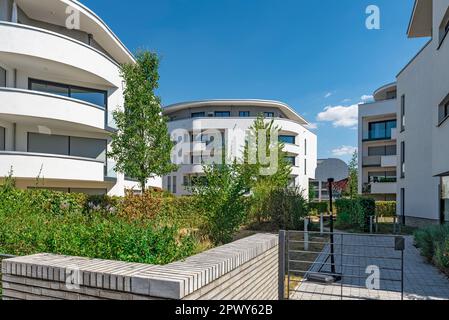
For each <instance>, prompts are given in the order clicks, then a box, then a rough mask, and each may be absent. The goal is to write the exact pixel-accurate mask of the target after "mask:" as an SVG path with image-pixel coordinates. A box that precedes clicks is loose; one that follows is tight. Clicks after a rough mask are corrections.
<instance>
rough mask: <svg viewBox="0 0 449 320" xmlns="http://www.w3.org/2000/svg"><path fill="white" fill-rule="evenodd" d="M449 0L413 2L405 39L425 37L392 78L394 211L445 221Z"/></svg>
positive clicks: (448, 217) (413, 219)
mask: <svg viewBox="0 0 449 320" xmlns="http://www.w3.org/2000/svg"><path fill="white" fill-rule="evenodd" d="M448 33H449V0H416V1H415V6H414V10H413V14H412V17H411V20H410V24H409V28H408V32H407V34H408V37H409V38H418V37H426V38H429V41H428V42H427V44H426V45H425V46H424V47H423V48H422V50H421V51H420V52H419V53H418V54H417V55H416V56H415V57H414V58H413V59H412V60H411V61H410V63H409V64H408V65H407V66H406V67H405V68H404V69H403V70H402V71H401V72H400V73H399V74H398V76H397V96H398V103H397V108H396V110H397V114H398V137H397V140H398V154H399V155H400V157H399V158H400V159H399V163H398V167H397V170H398V188H397V192H398V198H399V201H398V213H399V214H400V215H401V216H402V217H403V219H404V220H405V223H407V224H410V225H419V224H422V223H429V222H430V223H438V222H446V223H447V222H449V120H448V119H449V35H448Z"/></svg>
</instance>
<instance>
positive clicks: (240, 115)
mask: <svg viewBox="0 0 449 320" xmlns="http://www.w3.org/2000/svg"><path fill="white" fill-rule="evenodd" d="M249 116H250V113H249V111H240V112H239V117H241V118H248V117H249Z"/></svg>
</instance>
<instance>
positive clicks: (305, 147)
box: [304, 139, 307, 155]
mask: <svg viewBox="0 0 449 320" xmlns="http://www.w3.org/2000/svg"><path fill="white" fill-rule="evenodd" d="M304 155H307V139H304Z"/></svg>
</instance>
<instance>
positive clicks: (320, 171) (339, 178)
mask: <svg viewBox="0 0 449 320" xmlns="http://www.w3.org/2000/svg"><path fill="white" fill-rule="evenodd" d="M348 176H349V168H348V164H347V163H346V162H344V161H343V160H341V159H333V158H330V159H318V162H317V168H316V170H315V179H312V180H311V181H310V187H311V188H313V190H314V194H315V196H314V199H312V200H314V201H319V202H321V201H328V200H329V185H328V179H329V178H333V179H334V182H335V184H334V188H333V191H335V192H334V193H333V197H334V199H338V198H340V197H341V195H342V194H341V191H343V190H342V189H344V187H346V186H347V183H348Z"/></svg>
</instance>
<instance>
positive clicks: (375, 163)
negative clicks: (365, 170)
mask: <svg viewBox="0 0 449 320" xmlns="http://www.w3.org/2000/svg"><path fill="white" fill-rule="evenodd" d="M362 165H363V166H364V167H380V166H381V165H382V156H369V157H363V160H362Z"/></svg>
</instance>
